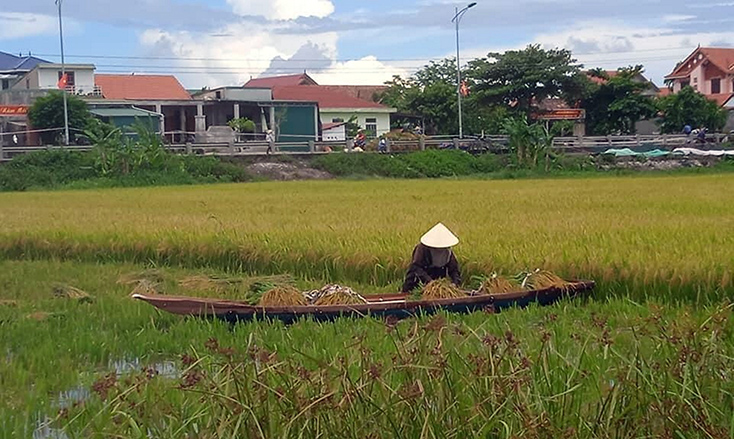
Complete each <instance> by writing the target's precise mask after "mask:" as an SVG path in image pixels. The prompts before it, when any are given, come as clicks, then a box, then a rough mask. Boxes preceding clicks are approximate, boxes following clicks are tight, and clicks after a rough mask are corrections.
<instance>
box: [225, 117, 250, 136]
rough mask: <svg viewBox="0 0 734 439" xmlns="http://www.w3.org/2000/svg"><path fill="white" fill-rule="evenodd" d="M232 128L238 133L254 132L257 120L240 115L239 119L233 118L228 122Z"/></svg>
mask: <svg viewBox="0 0 734 439" xmlns="http://www.w3.org/2000/svg"><path fill="white" fill-rule="evenodd" d="M227 125H229V127H230V128H232V129H233V130H235V131H237V132H238V133H254V132H255V122H253V121H251V120H250V119H248V118H246V117H240V118H239V119H232V120H230V121H229V122H227Z"/></svg>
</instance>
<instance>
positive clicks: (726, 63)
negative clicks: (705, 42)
mask: <svg viewBox="0 0 734 439" xmlns="http://www.w3.org/2000/svg"><path fill="white" fill-rule="evenodd" d="M698 54H701V55H703V56H704V60H708V62H710V63H711V64H713V65H714V66H716V67H717V68H719V69H720V70H721V71H722V72H726V73H734V69H732V67H734V49H729V48H717V47H699V48H698V49H696V50H694V51H693V53H691V54H690V55H688V57H687V58H686V59H685V60H683V62H682V63H680V64H678V65H677V66H675V69H673V72H672V73H671V74H670V75H668V76H666V78H671V77H678V76H687V75H689V74H690V73H691V71H692V70H693V69H695V68H696V67H698V66H699V64H700V63H699V62H695V61H697V59H696V58H697V55H698ZM688 64H691V67H688Z"/></svg>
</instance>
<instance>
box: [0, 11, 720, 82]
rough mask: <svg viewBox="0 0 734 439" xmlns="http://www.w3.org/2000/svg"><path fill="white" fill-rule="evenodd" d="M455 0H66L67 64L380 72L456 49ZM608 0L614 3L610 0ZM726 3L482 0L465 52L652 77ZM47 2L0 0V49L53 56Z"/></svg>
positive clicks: (357, 76)
mask: <svg viewBox="0 0 734 439" xmlns="http://www.w3.org/2000/svg"><path fill="white" fill-rule="evenodd" d="M465 4H466V3H464V2H454V1H452V0H392V1H388V0H372V1H369V2H367V1H347V0H269V1H262V0H211V1H203V0H126V1H124V2H121V1H119V0H115V1H113V0H94V1H92V0H64V3H63V11H64V20H65V21H64V23H65V36H66V38H65V43H66V53H67V55H68V56H69V57H68V62H87V63H94V64H96V65H97V67H98V71H100V72H120V73H129V72H136V73H144V72H147V73H173V74H175V75H176V76H178V77H179V79H181V81H182V82H183V83H184V85H186V86H187V87H190V88H196V87H201V86H204V85H207V86H216V85H233V84H238V83H241V82H243V81H246V80H247V79H249V78H250V77H255V76H259V75H262V74H264V73H266V74H267V73H270V72H289V73H296V72H300V71H303V70H304V69H305V70H307V71H308V72H309V73H310V74H312V75H313V76H314V77H315V78H316V79H317V80H318V81H319V82H322V83H341V84H349V83H355V84H357V83H359V84H370V83H372V84H379V83H382V82H383V81H385V80H387V79H389V78H390V77H391V76H392V75H393V74H401V75H409V74H410V73H412V72H413V71H415V70H416V69H417V68H419V67H420V66H422V65H424V64H425V63H426V62H427V61H429V60H432V59H434V60H438V59H441V58H444V57H447V56H453V55H454V53H455V44H456V43H455V34H454V28H453V25H452V24H451V17H452V16H453V12H454V10H455V7H457V6H458V7H462V6H463V5H465ZM612 5H613V6H612ZM732 12H734V3H732V2H722V1H721V0H702V1H699V2H698V3H694V2H684V1H681V0H665V1H663V0H617V1H615V2H593V1H589V0H585V1H581V0H492V1H481V0H480V1H478V4H477V6H476V7H475V8H473V9H471V10H470V11H469V12H468V13H467V14H466V15H465V17H464V19H463V21H462V22H461V50H462V59H464V60H466V59H470V58H475V57H479V56H483V55H486V53H487V52H490V51H504V50H507V49H516V48H522V47H524V46H525V45H527V44H530V43H538V44H541V45H543V46H545V47H547V48H551V47H565V48H568V49H570V50H572V51H573V53H574V54H575V56H576V57H577V58H578V59H579V61H580V62H582V63H583V64H584V65H585V66H586V67H588V68H592V67H603V68H610V69H612V68H617V67H621V66H626V65H631V64H643V65H644V66H645V67H646V69H647V72H648V76H650V77H651V78H652V79H653V80H654V81H655V82H656V83H658V84H660V83H661V82H662V77H663V76H664V75H665V74H667V73H669V72H670V71H671V70H672V69H673V67H674V65H675V63H676V62H677V61H679V60H681V59H683V58H684V57H685V56H686V55H687V54H688V53H690V52H691V51H692V50H693V49H695V47H696V46H697V45H698V44H701V45H716V46H729V45H732V44H733V43H734V32H731V31H730V30H729V29H731V28H732V22H733V21H734V18H730V17H734V14H732ZM55 14H56V6H55V5H54V0H24V1H17V0H0V50H2V51H6V52H11V53H19V52H22V53H28V52H32V53H33V54H37V55H39V56H43V57H46V58H48V59H51V60H58V54H59V40H58V22H57V18H56V15H55Z"/></svg>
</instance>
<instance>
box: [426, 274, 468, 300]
mask: <svg viewBox="0 0 734 439" xmlns="http://www.w3.org/2000/svg"><path fill="white" fill-rule="evenodd" d="M421 297H422V298H423V299H429V300H433V299H457V298H460V297H466V293H465V292H463V291H461V290H460V289H459V288H458V287H457V286H456V285H454V284H453V283H452V282H451V280H449V279H436V280H434V281H432V282H430V283H429V284H428V285H426V286H425V287H423V291H422V292H421Z"/></svg>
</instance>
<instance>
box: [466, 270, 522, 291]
mask: <svg viewBox="0 0 734 439" xmlns="http://www.w3.org/2000/svg"><path fill="white" fill-rule="evenodd" d="M520 289H521V288H520V286H519V285H516V284H514V283H513V282H511V281H510V280H509V279H506V278H504V277H501V276H499V275H498V274H497V273H492V276H491V277H490V278H489V279H487V280H485V281H484V282H482V285H481V286H480V287H479V290H478V291H477V294H478V295H491V294H506V293H514V292H516V291H519V290H520Z"/></svg>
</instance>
